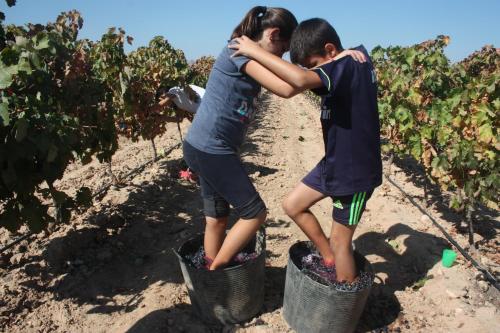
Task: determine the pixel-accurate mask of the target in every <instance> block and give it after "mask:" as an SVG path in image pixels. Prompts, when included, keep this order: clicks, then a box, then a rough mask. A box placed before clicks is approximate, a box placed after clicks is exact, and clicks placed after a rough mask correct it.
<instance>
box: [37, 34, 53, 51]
mask: <svg viewBox="0 0 500 333" xmlns="http://www.w3.org/2000/svg"><path fill="white" fill-rule="evenodd" d="M49 47H50V39H49V36H47V35H43V37H42V38H37V41H36V44H35V50H43V49H47V48H49Z"/></svg>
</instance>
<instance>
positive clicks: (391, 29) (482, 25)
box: [0, 0, 500, 61]
mask: <svg viewBox="0 0 500 333" xmlns="http://www.w3.org/2000/svg"><path fill="white" fill-rule="evenodd" d="M17 2H18V3H17V5H16V6H14V7H12V8H9V7H7V5H6V3H5V1H4V0H0V11H3V12H4V13H5V14H6V22H7V23H14V24H18V25H21V24H24V23H27V22H32V23H46V22H48V21H54V19H55V18H56V17H57V15H58V14H59V13H60V12H62V11H67V10H70V9H77V10H79V11H80V12H81V13H82V16H83V18H84V26H83V29H82V32H81V35H80V37H82V38H89V39H93V40H95V39H99V38H100V36H101V35H102V34H103V33H104V32H105V31H106V30H107V28H108V27H111V26H116V27H122V28H124V29H125V30H126V32H127V34H129V35H131V36H133V37H134V39H135V40H134V44H133V46H132V47H127V51H130V50H132V49H134V48H136V47H138V46H142V45H146V44H147V43H148V41H149V40H150V39H151V38H152V37H154V36H157V35H162V36H164V37H165V38H166V39H168V40H169V41H170V43H171V44H173V45H174V47H176V48H180V49H182V50H184V52H185V54H186V57H187V58H188V59H189V60H194V59H196V58H198V57H200V56H202V55H208V54H211V55H214V56H216V55H217V54H218V53H219V51H220V50H221V48H222V47H223V45H224V43H225V41H226V40H227V38H228V36H229V35H230V33H231V31H232V30H233V28H234V27H235V26H236V24H238V22H239V21H240V20H241V19H242V17H243V16H244V14H245V13H246V12H247V11H248V10H249V9H250V8H251V7H252V6H255V5H266V6H270V7H272V6H279V7H285V8H287V9H289V10H290V11H292V12H293V13H294V14H295V16H296V17H297V19H298V20H299V21H301V20H304V19H307V18H311V17H322V18H325V19H327V20H328V21H330V23H332V25H333V26H334V27H335V29H336V30H337V32H338V33H339V35H340V37H341V40H342V43H343V45H344V47H351V46H356V45H358V44H361V43H362V44H364V45H365V46H366V47H367V48H368V49H369V50H371V49H372V48H373V47H374V46H376V45H382V46H389V45H411V44H415V43H418V42H421V41H424V40H427V39H431V38H434V37H436V36H437V35H440V34H445V35H449V36H450V37H451V44H450V45H449V46H448V47H447V50H446V53H447V55H448V57H449V58H450V59H451V60H452V61H457V60H460V59H462V58H464V57H466V56H467V55H469V54H470V53H472V52H473V51H475V50H478V49H480V48H481V47H482V46H483V45H485V44H493V45H495V46H496V47H500V1H499V0H477V1H472V0H420V1H409V0H408V1H405V0H378V1H368V0H357V1H336V0H324V1H319V0H307V1H298V0H296V1H291V0H290V1H258V2H257V1H241V0H205V1H201V0H199V1H197V0H163V1H160V0H157V1H152V0H142V1H139V0H121V1H118V0H99V1H97V0H79V1H77V0H66V1H65V0H18V1H17Z"/></svg>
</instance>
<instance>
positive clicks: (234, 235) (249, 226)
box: [210, 210, 267, 270]
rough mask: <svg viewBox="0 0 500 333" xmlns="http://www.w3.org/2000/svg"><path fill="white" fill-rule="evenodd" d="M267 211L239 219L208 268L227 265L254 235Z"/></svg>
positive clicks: (264, 218) (212, 268)
mask: <svg viewBox="0 0 500 333" xmlns="http://www.w3.org/2000/svg"><path fill="white" fill-rule="evenodd" d="M266 216H267V212H266V211H265V210H264V211H262V213H260V214H259V215H258V216H257V217H256V218H254V219H248V220H244V219H240V220H239V221H238V222H236V224H235V225H234V226H233V227H232V228H231V230H229V232H228V234H227V236H226V239H224V242H223V243H222V247H221V248H220V251H219V252H218V253H217V256H215V257H213V258H214V261H213V262H212V265H211V266H210V270H214V269H217V268H220V267H223V266H225V265H227V264H228V263H229V262H230V261H231V259H232V258H233V257H234V256H235V255H236V254H237V253H238V252H239V251H240V250H241V249H242V248H244V247H245V245H247V244H248V242H249V241H250V240H251V239H252V237H254V236H255V233H256V232H257V230H258V229H259V227H260V226H261V225H262V224H263V223H264V222H265V221H266Z"/></svg>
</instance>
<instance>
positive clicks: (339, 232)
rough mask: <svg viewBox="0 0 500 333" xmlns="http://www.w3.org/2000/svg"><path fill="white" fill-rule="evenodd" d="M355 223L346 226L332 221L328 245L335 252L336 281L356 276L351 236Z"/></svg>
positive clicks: (347, 279)
mask: <svg viewBox="0 0 500 333" xmlns="http://www.w3.org/2000/svg"><path fill="white" fill-rule="evenodd" d="M355 230H356V225H351V226H346V225H343V224H340V223H338V222H335V221H333V223H332V231H331V234H330V245H331V248H332V249H333V253H334V254H335V267H336V271H337V280H338V281H347V282H352V281H354V279H355V278H356V264H355V262H354V255H353V251H352V236H353V235H354V231H355Z"/></svg>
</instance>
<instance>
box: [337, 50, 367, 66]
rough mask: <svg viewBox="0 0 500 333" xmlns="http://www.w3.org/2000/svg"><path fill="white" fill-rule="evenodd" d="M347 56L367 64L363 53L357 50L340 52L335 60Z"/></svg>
mask: <svg viewBox="0 0 500 333" xmlns="http://www.w3.org/2000/svg"><path fill="white" fill-rule="evenodd" d="M345 56H351V57H352V58H353V59H354V60H356V61H357V62H360V63H364V62H366V56H365V54H364V53H363V52H361V51H357V50H344V51H342V52H340V53H339V54H338V55H337V56H336V57H335V59H340V58H343V57H345Z"/></svg>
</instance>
